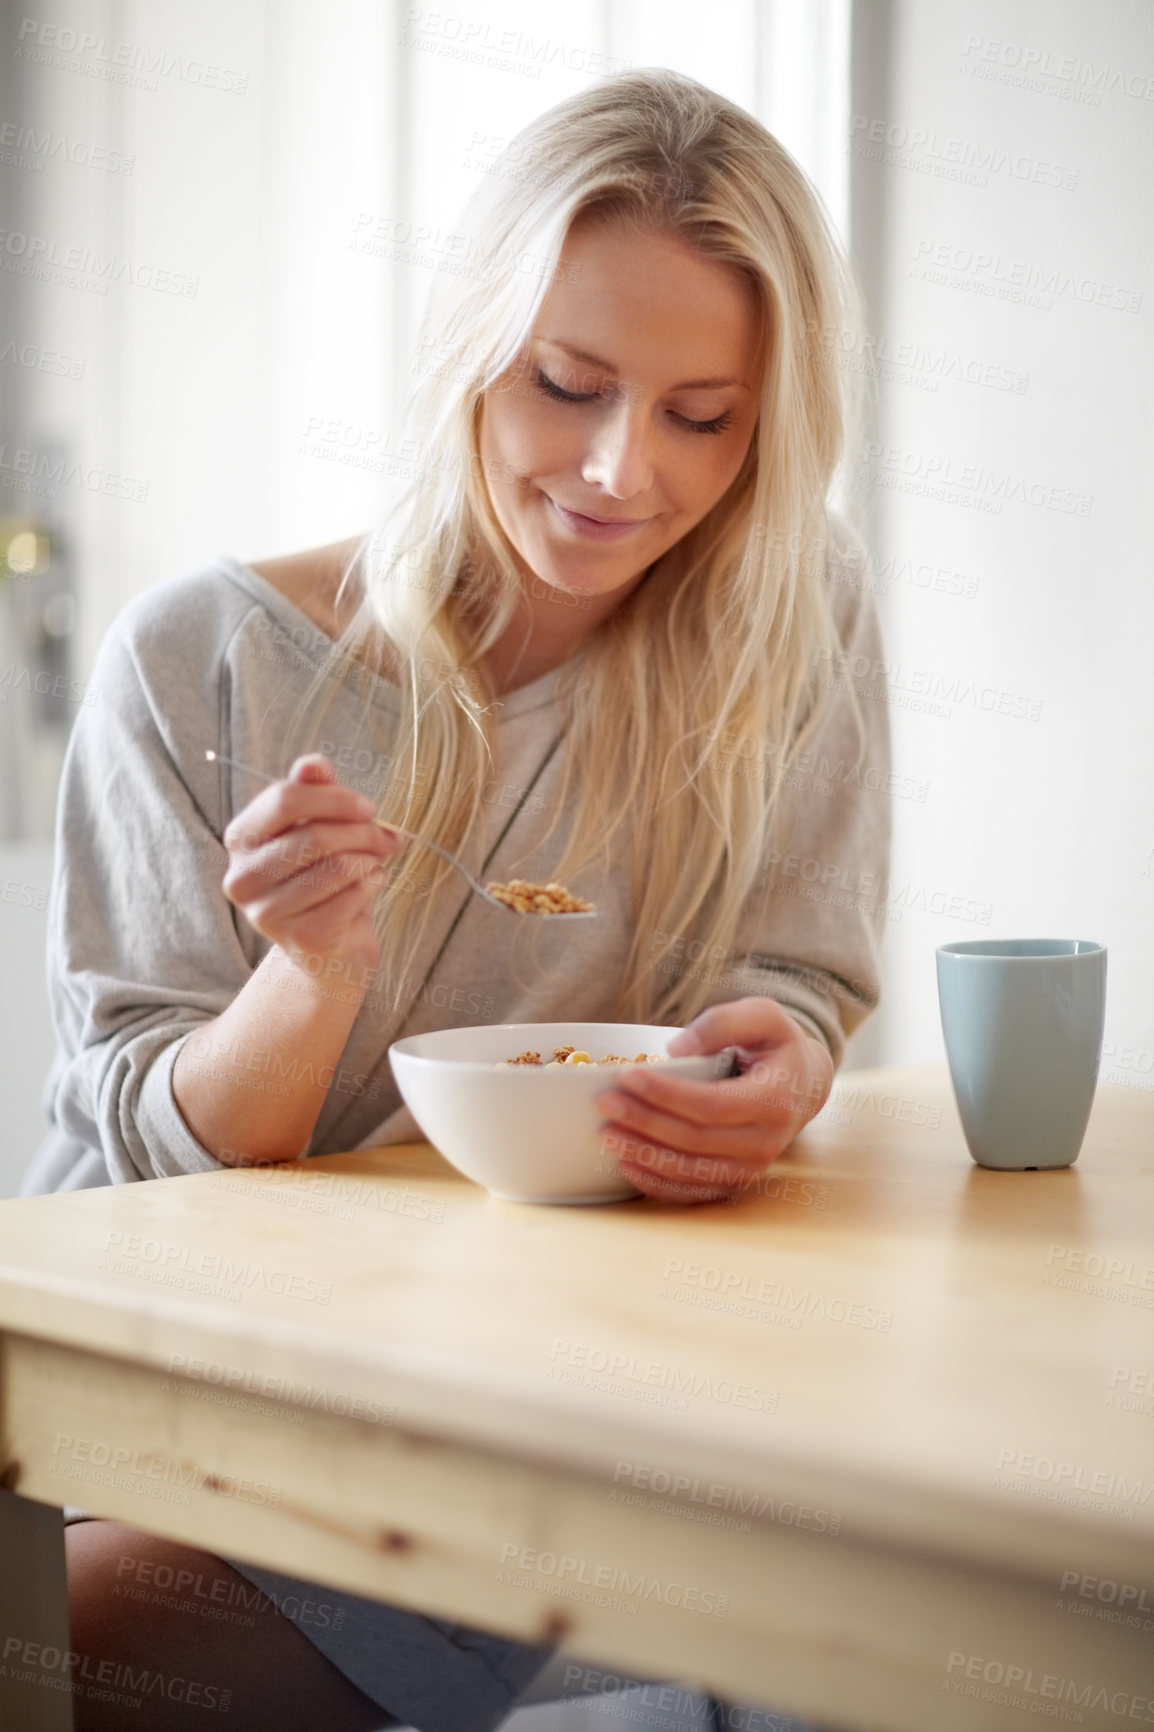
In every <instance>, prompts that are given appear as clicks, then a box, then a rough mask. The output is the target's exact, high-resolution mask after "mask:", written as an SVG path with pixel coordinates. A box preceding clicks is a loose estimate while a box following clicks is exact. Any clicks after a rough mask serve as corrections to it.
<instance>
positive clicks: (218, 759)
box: [204, 749, 597, 920]
mask: <svg viewBox="0 0 1154 1732" xmlns="http://www.w3.org/2000/svg"><path fill="white" fill-rule="evenodd" d="M204 755H205V757H206V758H207V759H208V761H209V763H210V764H231V765H232V768H233V769H234V770H244V771H246V772H247V774H248V775H250V776H258V777H259V778H260V780H261V781H262V782H275V781H276V779H277V778H276V777H275V776H270V775H269V774H268V772H267V771H266V770H258V769H257V768H256V767H255V766H254V765H253V764H244V763H242V762H241V760H240V759H239V758H226V757H225V755H224V753H223V752H213V751H209V750H207V749H206V751H205V754H204ZM373 822H374V823H375V824H378V825H379V826H380V828H381V829H382V830H388V831H390V832H391V833H392V834H393V835H394V836H404V837H405V838H406V839H407V840H408V841H410V842H419V843H420V844H421V846H422V847H423V848H431V849H432V850H433V852H434V854H439V855H440V856H441V858H442V859H443V860H447V861H448V862H449V865H450V866H455V867H456V868H457V871H458V872H459V873H460V874H461V876H462V878H464V879H466V880H467V881H468V884H469V887H470V889H472V890H474V891H475V892H476V894H477V895H478V896H482V897H484V899H485V901H486V902H489V903H491V904H492V906H493V907H494V908H503V909H504V910H505V913H506V914H539V912H540V910H538V909H534V908H510V906H509V904H508V903H507V902H502V901H501V900H500V898H499V897H496V896H491V895H490V894H489V892H488V891H487V890H486V889H485V886H484V885H483V884H479V883H478V882H477V880H476V879H475V878H474V877H473V874H472V873H471V872H470V871H469V869H468V867H467V866H463V865H462V863H461V862H460V860H458V859H457V856H456V855H455V854H450V853H449V850H448V849H447V848H442V847H441V845H440V843H439V842H430V841H429V839H428V837H427V836H418V835H416V834H415V833H414V832H413V831H412V830H401V829H399V828H398V827H397V825H396V824H386V823H385V820H384V819H383V818H375V819H374V820H373ZM596 912H597V910H596V909H595V908H587V909H572V910H567V911H565V910H559V911H558V912H557V913H555V914H550V915H549V919H550V920H592V919H593V918H594V916H595V914H596Z"/></svg>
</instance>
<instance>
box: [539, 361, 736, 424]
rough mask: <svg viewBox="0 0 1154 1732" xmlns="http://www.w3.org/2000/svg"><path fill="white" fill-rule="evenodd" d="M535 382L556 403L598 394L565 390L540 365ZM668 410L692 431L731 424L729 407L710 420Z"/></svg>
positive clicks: (589, 399)
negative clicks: (694, 419)
mask: <svg viewBox="0 0 1154 1732" xmlns="http://www.w3.org/2000/svg"><path fill="white" fill-rule="evenodd" d="M536 383H537V386H538V388H539V389H540V390H541V391H543V392H544V394H545V396H546V397H552V398H553V400H554V402H556V403H593V402H596V400H597V398H598V396H599V395H600V393H599V392H597V391H566V390H564V389H563V388H562V387H561V386H560V385H558V383H557V381H556V380H555V379H550V377H549V375H548V374H547V373H545V372H543V371H542V369H541V368H540V367H538V368H537V378H536ZM669 412H670V414H671V415H672V416H673V419H674V420H675V421H678V422H680V424H681V425H682V426H683V427H687V428H689V429H690V430H691V431H692V432H694V433H724V432H725V429H726V428H727V427H730V426H732V424H733V413H732V411H731V410H729V409H726V410H724V411H723V412H722V414H720V415H715V416H714V417H713V418H712V420H710V421H692V420H690V418H689V416H688V415H678V414H677V413H676V411H675V410H672V409H671V410H670V411H669Z"/></svg>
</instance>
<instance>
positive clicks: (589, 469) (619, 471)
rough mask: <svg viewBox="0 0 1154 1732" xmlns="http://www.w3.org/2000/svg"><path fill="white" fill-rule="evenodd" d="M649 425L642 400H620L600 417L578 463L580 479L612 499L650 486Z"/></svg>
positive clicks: (624, 497)
mask: <svg viewBox="0 0 1154 1732" xmlns="http://www.w3.org/2000/svg"><path fill="white" fill-rule="evenodd" d="M651 433H652V427H651V423H650V419H649V412H648V410H647V409H646V407H645V405H644V404H641V403H631V402H629V401H628V400H623V401H621V402H619V403H617V404H615V405H614V406H613V408H612V409H611V410H609V411H608V412H607V413H606V414H605V416H604V418H603V419H600V420H599V422H598V425H597V429H596V432H595V434H594V436H593V438H592V441H591V443H590V445H589V448H588V450H587V451H586V453H585V457H584V460H583V462H582V464H581V479H582V480H583V481H587V482H589V484H590V485H591V486H596V487H601V488H603V489H604V491H605V492H606V493H611V494H612V495H613V496H614V498H615V499H633V498H636V496H637V495H638V494H639V493H648V492H649V490H650V489H651V488H652V486H653V453H652V450H651V443H650V442H651Z"/></svg>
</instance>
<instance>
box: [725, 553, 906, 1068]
mask: <svg viewBox="0 0 1154 1732" xmlns="http://www.w3.org/2000/svg"><path fill="white" fill-rule="evenodd" d="M868 571H869V565H868V561H867V559H866V556H865V554H864V552H863V551H862V550H861V549H860V548H857V547H843V548H842V549H840V550H839V551H838V553H837V554H836V555H835V557H833V558H832V559H831V561H830V566H829V574H828V579H827V581H828V582H829V584H830V589H831V599H832V605H833V610H834V618H835V622H836V625H837V632H838V637H839V640H840V645H841V648H840V650H839V651H835V653H834V656H833V658H831V659H828V660H824V661H822V662H821V663H820V665H819V666H818V668H817V671H816V674H815V680H816V682H817V687H818V691H819V693H820V695H822V696H825V697H827V698H828V699H829V704H828V708H827V710H826V713H825V717H824V720H823V721H822V722H821V724H820V726H819V728H818V730H817V731H816V733H815V734H814V735H813V737H812V739H811V741H810V744H809V745H808V746H807V747H806V748H805V749H804V751H803V752H802V754H801V755H800V757H799V759H798V760H797V762H796V764H795V766H794V768H793V769H792V770H791V771H790V772H789V773H788V774H787V776H786V777H785V782H784V786H783V788H782V790H781V796H780V805H779V811H778V816H777V819H776V821H775V823H774V825H773V838H772V841H771V844H770V846H769V847H768V848H767V850H766V855H765V870H764V874H763V876H762V878H761V880H760V881H759V883H758V885H757V887H756V889H755V892H754V894H753V895H751V896H750V898H749V899H748V901H747V904H746V908H745V910H744V913H743V916H742V921H741V925H740V927H739V930H738V934H737V941H736V944H735V948H734V959H733V967H732V970H731V971H730V972H728V973H727V974H726V976H725V979H724V983H723V986H722V983H718V986H717V988H716V989H714V990H712V992H711V997H710V999H709V1001H708V1002H709V1003H712V1004H717V1003H722V1002H726V1001H728V1000H731V999H735V998H742V997H745V996H746V995H749V994H753V995H756V996H764V997H769V998H775V999H777V1000H778V1002H779V1003H780V1004H782V1005H783V1006H784V1008H785V1009H786V1010H788V1011H789V1012H790V1013H791V1015H793V1016H794V1017H796V1018H797V1020H798V1021H799V1022H800V1023H801V1024H802V1026H803V1027H805V1028H807V1029H808V1030H809V1031H810V1032H811V1033H813V1034H817V1035H819V1036H820V1038H821V1039H822V1040H823V1041H824V1042H825V1044H826V1045H827V1046H828V1047H829V1050H830V1052H831V1054H832V1055H833V1060H834V1065H835V1066H837V1065H840V1063H841V1060H842V1056H843V1053H844V1050H845V1043H846V1041H847V1039H848V1038H849V1036H850V1035H851V1034H852V1033H853V1032H854V1030H855V1029H856V1028H857V1027H858V1026H859V1024H861V1023H862V1022H863V1021H864V1020H865V1018H866V1017H867V1016H868V1015H869V1013H870V1012H871V1010H873V1009H874V1007H875V1006H876V1004H877V1002H878V998H879V994H880V984H881V982H880V973H881V970H880V950H881V936H882V928H883V923H884V916H885V897H886V885H887V880H888V875H889V849H890V831H891V819H890V809H891V800H892V777H891V774H890V731H889V719H888V711H887V706H886V702H885V689H884V673H883V660H882V645H881V634H880V628H879V623H878V617H877V609H876V607H875V605H874V601H873V597H872V594H871V592H870V589H869V585H868ZM822 687H828V688H829V689H828V691H824V692H823V691H822ZM851 690H852V691H853V692H856V695H857V699H858V708H859V710H860V714H861V731H860V733H859V729H858V725H857V722H856V720H855V717H854V704H853V698H852V696H851ZM754 762H755V763H756V760H754ZM754 773H757V771H756V769H755V772H754ZM703 1008H704V1006H703Z"/></svg>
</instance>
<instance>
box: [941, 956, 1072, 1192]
mask: <svg viewBox="0 0 1154 1732" xmlns="http://www.w3.org/2000/svg"><path fill="white" fill-rule="evenodd" d="M937 961H938V999H939V1002H940V1004H941V1011H942V1033H943V1035H944V1036H945V1042H946V1057H947V1058H948V1060H949V1065H950V1080H951V1082H952V1083H953V1085H954V1097H955V1099H956V1100H957V1103H958V1112H959V1114H960V1116H961V1120H962V1129H963V1131H964V1132H965V1134H966V1142H967V1143H968V1144H969V1149H970V1153H971V1155H973V1157H974V1159H975V1161H977V1163H978V1165H979V1166H980V1167H999V1168H1002V1169H1004V1170H1015V1171H1023V1170H1024V1171H1033V1170H1035V1169H1037V1168H1041V1167H1068V1166H1070V1164H1071V1163H1072V1162H1073V1161H1075V1160H1076V1159H1077V1156H1078V1150H1079V1149H1080V1148H1081V1147H1082V1139H1083V1137H1084V1136H1085V1134H1086V1124H1087V1121H1088V1120H1089V1117H1090V1108H1091V1106H1092V1105H1093V1102H1094V1090H1095V1088H1096V1087H1097V1083H1098V1065H1099V1062H1100V1060H1101V1056H1102V1028H1103V1024H1104V1021H1105V1014H1106V950H1105V947H1104V946H1103V945H1101V944H1090V943H1087V942H1086V941H1085V940H1083V939H1079V938H1004V939H990V940H987V939H974V940H969V941H966V942H963V943H960V944H943V945H941V946H940V947H939V949H938V952H937Z"/></svg>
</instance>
